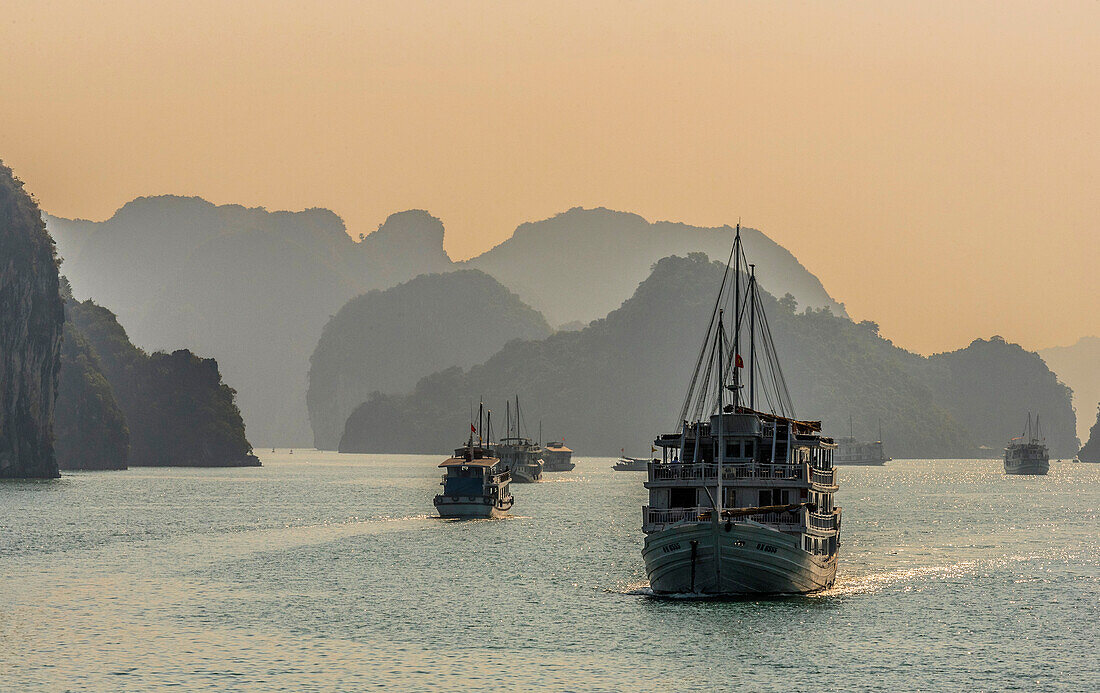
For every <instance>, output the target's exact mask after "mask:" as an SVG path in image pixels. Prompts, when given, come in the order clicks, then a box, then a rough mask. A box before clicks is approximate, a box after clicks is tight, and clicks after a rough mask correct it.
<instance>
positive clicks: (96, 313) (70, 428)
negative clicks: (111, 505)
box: [58, 300, 259, 469]
mask: <svg viewBox="0 0 1100 693" xmlns="http://www.w3.org/2000/svg"><path fill="white" fill-rule="evenodd" d="M67 310H68V317H69V321H70V325H69V329H70V331H71V335H72V342H71V345H70V346H71V350H72V351H71V353H72V357H71V359H68V360H67V363H66V367H65V368H66V369H71V372H66V373H63V375H62V380H63V381H64V382H69V383H70V384H71V387H66V389H65V394H66V396H69V395H70V394H71V395H73V401H69V402H65V403H63V404H62V405H61V406H59V410H58V428H59V431H60V432H62V433H63V434H64V435H65V438H66V439H65V441H64V444H63V449H64V450H66V458H67V462H66V464H65V466H66V468H70V469H104V468H109V467H108V465H109V464H110V461H109V460H107V459H106V456H107V455H116V456H115V457H113V458H112V459H113V460H114V461H115V465H114V466H116V467H118V466H125V463H126V457H125V456H122V457H121V458H118V457H117V454H118V452H119V451H120V449H121V441H120V433H119V431H120V425H119V424H120V422H119V421H118V420H117V419H116V418H115V417H114V416H113V414H112V407H111V405H110V402H109V398H108V397H107V394H108V391H107V390H108V389H109V391H110V393H113V395H114V398H115V399H116V400H117V403H118V409H120V410H121V412H122V415H123V416H124V424H125V428H124V429H122V430H125V429H128V430H129V442H130V453H129V464H130V465H131V466H190V467H233V466H255V465H258V464H259V460H258V459H257V458H256V456H255V455H253V454H252V446H251V445H249V443H248V440H247V439H246V438H245V429H244V422H243V421H242V420H241V415H240V411H239V410H238V409H237V406H236V404H234V401H233V399H234V394H235V393H234V391H233V390H232V388H230V387H229V386H228V385H225V384H224V383H222V382H221V374H220V373H219V371H218V364H217V362H216V361H215V360H214V359H204V358H199V357H197V356H195V355H194V354H192V353H191V352H190V351H188V350H186V349H180V350H177V351H174V352H172V353H171V354H166V353H163V352H156V353H153V354H146V353H145V352H144V351H142V350H141V349H138V348H137V347H135V346H134V345H133V344H131V343H130V340H129V338H128V337H127V336H126V331H125V330H124V329H123V328H122V326H121V325H119V323H118V320H116V319H115V316H114V314H113V313H112V312H111V311H109V310H107V309H106V308H104V307H102V306H98V305H96V304H95V303H93V302H92V301H90V300H88V301H83V302H78V301H75V300H70V301H69V302H68V304H67ZM100 373H102V376H103V379H104V380H105V381H106V382H105V383H102V382H100V380H99V374H100ZM105 384H106V385H108V387H107V388H106V389H105V388H104V385H105ZM84 441H95V443H94V445H93V451H92V452H87V453H85V452H83V451H82V450H81V448H80V445H81V444H82V443H83V442H84ZM120 459H121V462H122V464H121V465H119V464H117V463H118V461H119V460H120Z"/></svg>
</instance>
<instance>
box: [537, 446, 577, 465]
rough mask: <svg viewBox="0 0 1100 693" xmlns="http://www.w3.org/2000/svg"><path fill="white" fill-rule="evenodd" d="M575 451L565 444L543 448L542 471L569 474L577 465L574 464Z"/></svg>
mask: <svg viewBox="0 0 1100 693" xmlns="http://www.w3.org/2000/svg"><path fill="white" fill-rule="evenodd" d="M572 457H573V451H572V450H570V449H569V448H567V447H565V443H563V442H553V443H547V444H546V445H545V446H543V448H542V469H543V471H545V472H568V471H571V470H572V469H573V468H574V467H576V466H577V465H575V464H573V460H572Z"/></svg>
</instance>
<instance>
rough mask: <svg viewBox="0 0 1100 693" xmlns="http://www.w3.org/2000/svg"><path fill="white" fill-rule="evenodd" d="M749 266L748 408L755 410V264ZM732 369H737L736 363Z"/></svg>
mask: <svg viewBox="0 0 1100 693" xmlns="http://www.w3.org/2000/svg"><path fill="white" fill-rule="evenodd" d="M749 267H750V268H751V277H750V278H749V292H750V293H749V300H750V301H751V307H750V308H749V409H752V410H753V411H756V265H749ZM733 370H737V364H736V363H735V364H734V368H733Z"/></svg>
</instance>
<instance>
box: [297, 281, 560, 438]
mask: <svg viewBox="0 0 1100 693" xmlns="http://www.w3.org/2000/svg"><path fill="white" fill-rule="evenodd" d="M548 334H550V327H549V326H548V325H547V324H546V321H545V320H544V319H543V317H542V316H541V315H540V314H539V313H538V312H537V311H535V310H533V309H531V308H529V307H528V306H527V305H525V304H524V303H523V302H522V301H520V300H519V297H517V296H516V295H515V294H513V293H512V292H510V291H509V290H508V289H506V288H504V287H503V286H501V285H500V283H499V282H497V281H496V280H495V279H493V278H492V277H490V276H489V275H487V274H484V273H482V272H479V271H477V270H461V271H458V272H449V273H446V274H426V275H421V276H419V277H417V278H416V279H413V280H411V281H408V282H406V283H404V284H401V285H399V286H395V287H393V288H392V289H387V290H386V291H372V292H370V293H367V294H364V295H362V296H359V297H357V298H354V299H352V300H351V301H349V302H348V303H347V304H346V305H345V306H344V307H343V308H341V309H340V311H339V312H338V313H337V314H336V315H335V316H334V317H333V318H332V319H331V320H329V322H328V324H327V325H326V326H325V329H324V332H323V333H322V334H321V340H320V342H319V343H318V344H317V348H316V349H315V350H314V352H313V356H312V358H311V359H310V364H311V367H310V371H309V391H308V393H307V396H306V401H307V404H308V405H309V414H310V422H311V424H312V425H313V435H314V445H315V446H316V447H318V448H321V449H335V448H336V447H337V445H338V444H339V442H340V436H341V435H342V434H343V431H344V423H345V422H346V421H347V418H348V416H349V415H350V414H351V412H352V410H354V409H355V407H356V406H357V405H359V404H360V403H362V402H364V401H365V400H366V399H368V398H369V397H370V396H371V394H372V393H374V392H381V393H394V394H400V393H407V392H409V391H411V390H412V388H413V386H414V385H416V382H417V381H418V380H419V379H420V378H422V377H424V376H426V375H430V374H431V373H434V372H436V371H439V370H443V369H445V368H447V367H450V366H463V367H469V366H472V365H474V364H477V363H481V362H483V361H484V360H485V359H487V358H489V357H490V356H492V355H493V354H494V353H496V352H497V351H499V350H500V348H501V347H503V346H504V345H505V344H506V343H508V342H509V341H511V340H513V339H538V338H542V337H545V336H547V335H548Z"/></svg>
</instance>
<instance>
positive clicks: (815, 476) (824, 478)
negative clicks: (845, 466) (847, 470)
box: [810, 467, 836, 486]
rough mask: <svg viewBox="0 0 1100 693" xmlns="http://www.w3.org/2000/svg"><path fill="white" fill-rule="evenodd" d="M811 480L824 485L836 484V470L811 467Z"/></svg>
mask: <svg viewBox="0 0 1100 693" xmlns="http://www.w3.org/2000/svg"><path fill="white" fill-rule="evenodd" d="M810 481H812V482H813V483H815V484H821V485H822V486H834V485H835V484H836V470H835V469H815V468H813V467H810Z"/></svg>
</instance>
